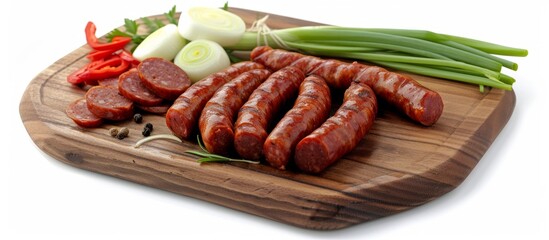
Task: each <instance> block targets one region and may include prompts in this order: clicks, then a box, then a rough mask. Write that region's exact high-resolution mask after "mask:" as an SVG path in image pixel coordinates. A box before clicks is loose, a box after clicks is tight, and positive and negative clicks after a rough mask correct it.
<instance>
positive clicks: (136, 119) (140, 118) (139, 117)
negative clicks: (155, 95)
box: [133, 113, 143, 123]
mask: <svg viewBox="0 0 549 240" xmlns="http://www.w3.org/2000/svg"><path fill="white" fill-rule="evenodd" d="M133 121H134V122H135V123H141V122H143V115H141V114H139V113H136V114H135V115H133Z"/></svg>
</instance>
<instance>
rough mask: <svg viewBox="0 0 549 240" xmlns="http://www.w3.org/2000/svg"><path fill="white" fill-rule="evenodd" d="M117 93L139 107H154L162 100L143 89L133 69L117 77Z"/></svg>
mask: <svg viewBox="0 0 549 240" xmlns="http://www.w3.org/2000/svg"><path fill="white" fill-rule="evenodd" d="M118 91H119V92H120V94H122V96H124V97H126V98H128V99H130V100H132V101H133V102H135V103H136V104H139V105H141V106H156V105H159V104H160V103H162V98H160V97H158V96H156V95H155V94H154V93H153V92H152V91H150V90H149V89H148V88H147V87H145V85H144V84H143V82H142V81H141V77H139V73H138V72H137V69H135V68H133V69H131V70H129V71H127V72H125V73H122V74H121V75H120V76H119V80H118Z"/></svg>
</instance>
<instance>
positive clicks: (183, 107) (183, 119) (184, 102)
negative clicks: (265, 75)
mask: <svg viewBox="0 0 549 240" xmlns="http://www.w3.org/2000/svg"><path fill="white" fill-rule="evenodd" d="M263 68H265V67H264V66H263V65H261V64H259V63H255V62H249V61H247V62H240V63H235V64H233V65H232V66H230V67H228V68H226V69H225V70H223V71H221V72H218V73H214V74H211V75H209V76H208V77H206V78H204V79H202V80H200V81H198V82H196V83H195V84H193V85H191V86H190V87H189V88H188V89H187V90H186V91H185V92H183V93H182V94H181V95H180V96H179V97H178V98H177V99H176V100H175V102H174V103H173V104H172V106H171V107H170V108H169V109H168V112H166V124H167V125H168V127H169V128H170V130H171V131H172V132H173V133H174V135H176V136H177V137H179V138H183V139H188V138H189V137H190V136H191V134H192V133H193V129H195V127H196V125H197V121H198V118H199V117H200V113H201V112H202V109H203V108H204V106H205V105H206V103H207V102H208V100H210V98H211V97H212V96H213V95H214V93H215V92H216V91H217V89H219V88H220V87H221V86H223V85H224V84H225V83H227V82H229V81H230V80H232V79H233V78H235V77H237V76H238V75H240V74H242V73H244V72H247V71H249V70H252V69H263Z"/></svg>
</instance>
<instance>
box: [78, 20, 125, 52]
mask: <svg viewBox="0 0 549 240" xmlns="http://www.w3.org/2000/svg"><path fill="white" fill-rule="evenodd" d="M95 30H96V27H95V24H94V23H93V22H88V24H87V25H86V30H85V32H86V41H87V42H88V45H90V47H91V48H93V49H95V50H108V49H111V50H112V49H116V50H118V49H122V48H124V46H126V44H128V43H129V42H131V41H132V39H131V38H130V37H117V38H113V41H112V42H110V43H102V42H99V39H97V37H96V36H95Z"/></svg>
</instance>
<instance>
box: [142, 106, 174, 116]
mask: <svg viewBox="0 0 549 240" xmlns="http://www.w3.org/2000/svg"><path fill="white" fill-rule="evenodd" d="M170 106H171V103H161V104H160V105H156V106H142V105H138V104H136V105H135V107H137V108H138V109H140V110H142V111H145V112H148V113H152V114H157V115H163V114H165V113H166V112H168V109H169V108H170Z"/></svg>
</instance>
